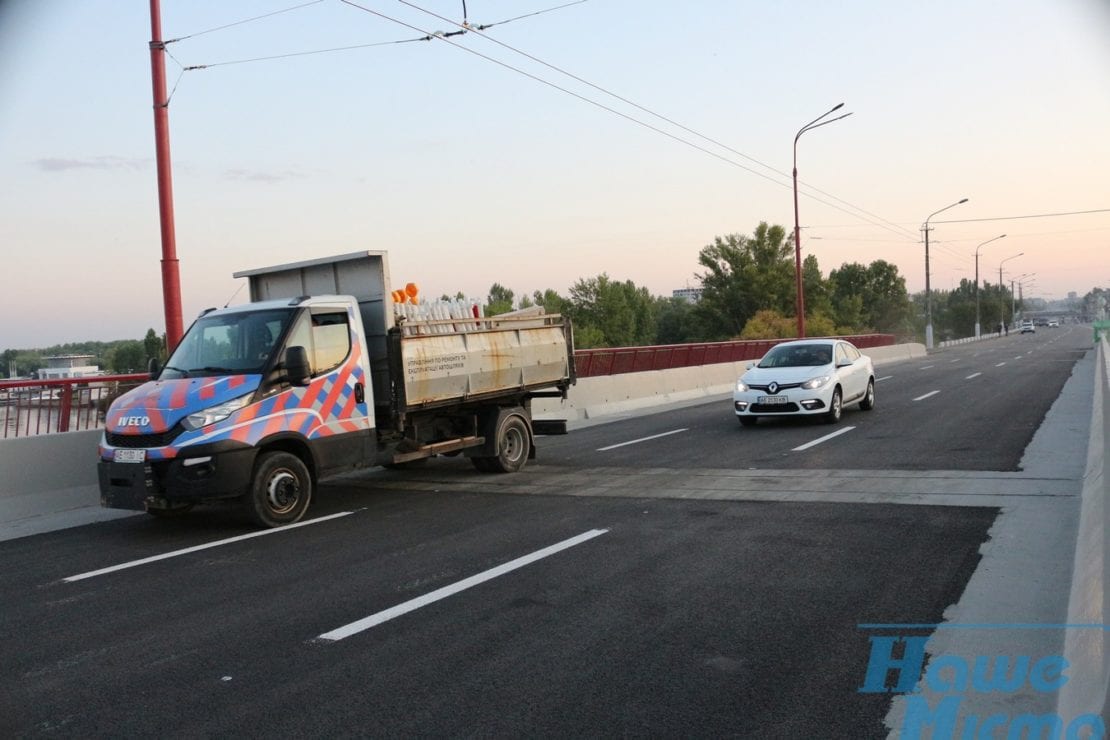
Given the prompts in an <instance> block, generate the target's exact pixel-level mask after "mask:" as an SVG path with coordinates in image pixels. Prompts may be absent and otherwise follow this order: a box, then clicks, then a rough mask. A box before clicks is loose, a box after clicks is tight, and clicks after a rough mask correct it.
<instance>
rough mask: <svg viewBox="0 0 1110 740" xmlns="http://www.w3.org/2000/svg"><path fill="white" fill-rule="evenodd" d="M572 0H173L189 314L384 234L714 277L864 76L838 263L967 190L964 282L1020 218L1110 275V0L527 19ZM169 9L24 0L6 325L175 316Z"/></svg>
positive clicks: (563, 279) (9, 50) (39, 340)
mask: <svg viewBox="0 0 1110 740" xmlns="http://www.w3.org/2000/svg"><path fill="white" fill-rule="evenodd" d="M565 2H567V0H562V2H560V1H559V0H513V1H509V0H468V1H467V2H466V11H467V20H468V21H469V22H470V24H471V25H472V26H477V25H479V24H490V23H495V24H496V23H497V22H499V21H508V22H505V23H499V24H496V25H493V26H491V27H490V28H488V29H487V30H485V31H483V32H478V31H471V32H470V33H467V34H465V35H462V36H454V37H451V38H449V39H447V40H443V39H434V40H431V41H410V40H411V39H415V38H419V37H421V36H424V35H426V34H428V33H432V32H436V31H456V30H458V28H459V27H458V26H457V25H455V23H461V22H462V21H463V3H462V2H461V1H460V0H415V1H414V2H411V3H409V2H400V1H398V0H358V1H357V3H355V2H350V3H346V2H342V0H320V1H319V2H311V3H305V2H304V0H239V1H238V2H234V3H228V2H217V1H216V0H162V18H163V34H164V37H165V38H167V39H180V40H179V41H175V42H174V43H171V44H169V45H168V46H167V49H168V51H169V53H170V54H171V55H172V57H171V58H169V59H167V75H168V78H169V84H170V86H171V88H173V94H172V98H171V100H170V105H169V120H170V141H171V151H172V162H173V183H174V202H175V209H176V236H177V250H178V257H179V259H180V269H181V287H182V293H183V308H184V318H185V324H186V326H187V325H188V324H189V323H190V322H191V321H192V319H193V317H195V316H196V314H197V313H198V312H199V311H200V310H202V309H203V308H205V307H208V306H213V305H223V304H224V303H227V302H228V300H229V299H231V297H232V295H233V293H235V291H236V289H237V288H238V287H239V285H240V282H241V281H236V280H234V279H233V278H232V277H231V273H232V272H234V271H237V270H244V269H250V268H256V267H262V266H266V265H272V264H279V263H283V262H291V261H296V260H302V259H312V258H319V257H325V256H328V255H333V254H341V253H346V252H352V251H356V250H362V249H370V250H388V252H389V259H390V263H391V272H392V279H393V282H394V283H395V285H396V286H398V287H400V286H403V285H404V284H405V283H407V282H416V283H418V284H419V285H420V286H421V289H422V291H423V292H424V293H425V294H431V295H435V296H438V295H440V294H442V293H450V294H454V293H456V292H457V291H462V292H464V293H466V294H468V295H473V296H485V294H486V293H487V291H488V289H489V287H490V285H491V284H492V283H493V282H499V283H501V284H503V285H505V286H507V287H509V288H511V289H513V290H514V291H516V293H517V295H518V296H520V295H522V294H526V293H527V294H531V293H532V291H535V290H544V289H546V288H553V289H555V290H557V291H559V292H560V293H564V294H565V292H566V291H567V289H568V288H569V287H570V285H571V284H573V283H574V282H575V280H577V279H579V278H587V277H593V276H596V275H599V274H601V273H607V274H608V275H609V276H610V277H611V278H614V279H618V280H631V281H633V282H635V283H636V284H638V285H643V286H646V287H647V288H649V289H650V290H651V291H652V292H653V293H655V294H659V295H670V293H671V290H672V289H675V288H681V287H687V286H691V287H694V286H697V284H698V282H697V277H696V275H697V273H698V272H699V266H698V264H697V257H698V253H699V251H700V250H701V249H702V248H703V247H704V246H706V245H707V244H710V243H712V241H713V239H714V237H715V236H718V235H725V234H730V233H741V234H750V233H751V232H752V230H753V229H754V228H755V227H756V226H757V224H758V223H759V222H761V221H767V222H770V223H777V224H781V225H783V226H785V227H787V228H788V229H792V228H793V223H794V211H793V196H792V189H791V177H790V169H791V166H792V153H793V152H792V145H793V140H794V135H795V133H797V131H798V130H799V129H800V128H801V127H802V126H803V125H805V124H806V123H807V122H809V121H811V120H812V119H814V118H816V117H818V116H819V115H821V114H822V113H824V112H825V111H827V110H828V109H830V108H831V107H832V106H834V105H836V104H837V103H840V102H843V103H844V108H843V109H841V111H839V112H838V113H841V112H851V113H852V115H851V116H849V117H848V118H846V119H844V120H842V121H837V122H835V123H832V124H829V125H827V126H824V127H821V128H818V129H815V130H812V131H809V132H807V133H806V134H805V135H804V136H803V137H802V138H801V140H800V142H799V146H798V170H799V178H800V180H801V182H802V183H803V186H802V193H803V194H802V197H801V199H800V204H799V205H800V222H801V225H802V227H803V231H802V235H803V244H802V249H803V254H804V255H810V254H812V255H815V256H816V257H817V259H818V262H819V264H820V266H821V269H822V271H823V272H824V273H825V274H826V275H827V274H828V272H829V270H831V269H835V268H837V267H839V266H840V265H841V264H843V263H845V262H862V263H865V264H866V263H869V262H871V261H872V260H876V259H885V260H888V261H890V262H892V263H894V264H895V265H897V266H898V268H899V271H900V273H901V274H902V275H903V276H904V277H905V278H906V282H907V287H908V288H909V289H910V291H911V292H915V291H919V290H922V289H923V288H924V284H925V264H924V247H923V244H922V242H921V232H920V229H921V225H922V222H923V221H924V220H925V218H926V217H927V216H929V215H930V214H931V213H932V212H934V211H938V210H940V209H942V208H944V207H945V206H947V205H949V204H951V203H955V202H956V201H958V200H960V199H961V198H965V197H966V198H968V199H969V200H968V202H967V203H965V204H963V205H959V206H957V207H955V208H952V209H950V210H947V211H945V212H944V213H942V214H940V215H938V216H934V217H933V219H932V221H931V225H932V227H933V231H932V232H931V236H930V242H931V268H932V269H931V272H932V281H931V282H932V287H933V288H934V289H951V288H953V287H956V286H957V285H958V284H959V282H960V280H962V279H973V278H974V273H975V260H974V256H973V255H974V253H975V250H976V247H977V246H978V245H980V244H981V243H982V242H985V241H987V240H989V239H992V238H994V237H997V236H999V235H1001V234H1006V237H1005V238H1003V239H998V240H996V241H992V242H991V243H989V244H987V245H985V246H983V247H982V248H981V250H980V255H981V256H980V260H979V270H980V276H981V277H982V278H985V279H986V280H989V281H991V282H997V280H998V270H999V264H1000V262H1001V261H1002V260H1004V259H1007V258H1010V257H1012V256H1013V255H1016V254H1018V253H1023V254H1022V256H1021V257H1018V258H1016V259H1009V260H1008V261H1007V262H1006V263H1005V265H1004V269H1005V271H1006V275H1005V279H1006V280H1007V282H1008V281H1009V280H1010V279H1011V278H1019V277H1020V276H1022V275H1025V274H1032V276H1031V277H1030V278H1026V280H1027V283H1028V285H1029V287H1028V288H1027V289H1026V290H1025V294H1026V296H1027V297H1028V296H1030V295H1032V296H1036V297H1043V298H1047V299H1058V298H1064V297H1066V296H1067V294H1068V293H1069V292H1071V291H1074V292H1076V293H1078V294H1079V295H1080V296H1082V295H1083V294H1084V293H1086V292H1088V291H1089V290H1091V289H1092V288H1094V287H1110V2H1108V1H1107V0H993V1H987V0H936V1H935V2H928V3H926V2H917V3H901V2H881V1H880V0H870V1H868V2H863V1H862V0H845V1H844V2H835V3H833V2H827V1H826V0H805V1H801V0H799V1H790V2H755V1H753V0H734V1H731V2H725V1H724V0H714V1H710V0H692V1H691V2H685V3H674V2H667V3H663V2H655V1H654V0H646V1H641V2H627V1H624V2H620V1H618V0H585V1H583V2H578V3H572V4H570V5H568V6H567V7H563V8H560V9H557V10H552V11H551V12H545V13H540V14H538V15H532V16H530V17H523V18H518V16H522V15H526V14H529V13H534V12H537V11H543V10H547V9H549V8H554V7H555V6H559V5H562V4H564V3H565ZM294 6H301V7H294ZM278 11H287V12H278ZM371 11H373V12H371ZM426 11H429V12H430V13H434V14H436V15H439V16H442V17H443V18H442V19H441V18H436V17H433V15H431V14H429V12H426ZM257 16H266V17H263V18H258V19H255V20H248V19H252V18H256V17H257ZM514 18H515V20H510V19H514ZM240 21H247V22H242V23H240ZM150 37H151V31H150V15H149V4H148V3H147V2H140V1H139V0H131V1H130V2H121V1H120V0H55V1H53V2H42V1H41V0H0V249H2V254H3V265H4V268H3V270H2V274H3V275H4V280H3V290H2V291H0V348H15V347H38V346H46V345H49V344H54V343H58V342H67V341H81V340H92V339H98V340H111V339H122V338H135V339H138V338H141V337H142V336H143V334H144V333H145V332H146V329H147V328H148V327H154V328H156V329H157V330H158V331H159V332H161V331H163V330H164V326H165V321H164V315H163V307H162V285H161V273H160V267H159V260H160V257H161V254H160V249H161V246H160V237H159V226H158V202H157V191H156V180H155V164H154V133H153V116H152V111H151V108H152V95H151V81H150V75H151V70H150V53H149V50H148V42H149V40H150ZM384 42H404V43H384ZM351 47H354V48H351ZM325 50H331V51H325ZM308 52H322V53H308ZM198 65H206V66H205V67H204V68H203V69H194V70H188V71H185V70H184V68H185V67H193V66H198ZM564 72H566V73H570V75H573V76H569V75H567V74H564ZM1080 211H1086V212H1088V213H1081V214H1079V213H1076V214H1074V215H1060V216H1051V217H1048V216H1042V215H1043V214H1062V213H1074V212H1080ZM1030 216H1041V217H1037V218H1031V217H1030ZM1015 217H1021V218H1015ZM245 293H246V291H245V290H244V291H242V292H240V293H239V294H238V296H237V297H236V298H235V299H234V302H242V301H243V300H245Z"/></svg>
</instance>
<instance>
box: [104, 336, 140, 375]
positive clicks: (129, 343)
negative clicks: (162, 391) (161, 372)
mask: <svg viewBox="0 0 1110 740" xmlns="http://www.w3.org/2000/svg"><path fill="white" fill-rule="evenodd" d="M108 363H109V365H108V366H109V369H111V371H112V372H114V373H138V372H142V371H143V370H144V369H145V368H146V350H144V349H143V343H142V342H140V341H138V340H137V339H127V340H124V341H122V342H119V343H118V344H117V345H116V346H115V347H113V348H112V350H111V351H110V352H109V354H108Z"/></svg>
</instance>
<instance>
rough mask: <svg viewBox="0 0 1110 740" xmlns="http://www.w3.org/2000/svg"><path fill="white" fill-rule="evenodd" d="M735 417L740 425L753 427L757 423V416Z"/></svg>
mask: <svg viewBox="0 0 1110 740" xmlns="http://www.w3.org/2000/svg"><path fill="white" fill-rule="evenodd" d="M736 418H737V419H739V420H740V426H742V427H754V426H755V425H756V424H757V423H759V417H757V416H737V417H736Z"/></svg>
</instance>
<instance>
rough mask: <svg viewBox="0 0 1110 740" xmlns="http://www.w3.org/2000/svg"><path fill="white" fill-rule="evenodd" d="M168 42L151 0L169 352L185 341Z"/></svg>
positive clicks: (156, 3) (156, 4)
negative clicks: (172, 167) (175, 217)
mask: <svg viewBox="0 0 1110 740" xmlns="http://www.w3.org/2000/svg"><path fill="white" fill-rule="evenodd" d="M165 54H166V45H165V44H164V43H163V42H162V11H161V7H160V5H159V0H150V77H151V83H152V85H153V88H154V149H155V153H156V158H157V167H158V221H159V225H160V227H161V231H162V305H163V308H164V311H165V316H166V351H167V352H172V351H173V349H174V347H176V346H177V343H178V342H180V341H181V335H182V334H183V333H184V328H183V326H182V321H181V278H180V275H179V273H178V263H177V240H176V238H175V236H174V227H173V176H172V173H171V170H170V115H169V105H170V101H169V99H168V98H167V96H166V57H165Z"/></svg>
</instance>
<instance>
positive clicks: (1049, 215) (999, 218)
mask: <svg viewBox="0 0 1110 740" xmlns="http://www.w3.org/2000/svg"><path fill="white" fill-rule="evenodd" d="M1090 213H1110V208H1096V209H1093V210H1090V211H1066V212H1063V213H1031V214H1028V215H1025V216H996V217H994V218H961V219H959V220H956V221H934V222H933V223H935V224H970V223H976V222H979V221H1016V220H1017V219H1021V218H1052V217H1054V216H1086V215H1087V214H1090Z"/></svg>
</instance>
